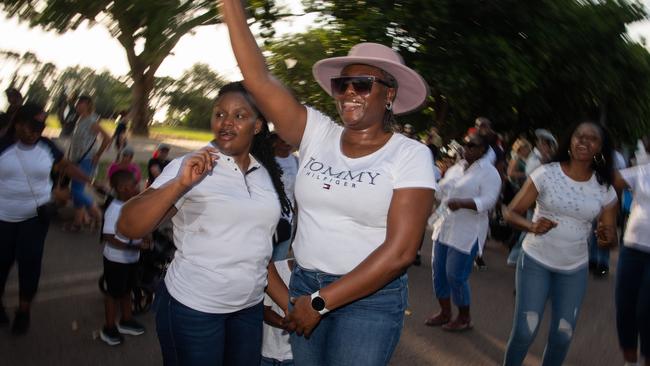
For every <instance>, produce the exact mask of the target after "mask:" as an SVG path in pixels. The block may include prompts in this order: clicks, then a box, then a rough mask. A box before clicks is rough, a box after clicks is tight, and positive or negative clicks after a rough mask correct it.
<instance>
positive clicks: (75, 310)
mask: <svg viewBox="0 0 650 366" xmlns="http://www.w3.org/2000/svg"><path fill="white" fill-rule="evenodd" d="M60 226H61V224H60V223H54V224H53V225H52V227H51V229H50V233H49V235H48V239H47V242H46V249H45V258H44V262H43V275H42V280H41V285H40V289H39V294H38V295H37V299H36V301H35V304H34V306H33V311H32V328H31V330H30V332H29V333H28V334H27V335H25V336H23V337H18V338H16V337H12V336H11V335H10V334H9V331H8V329H7V328H0V365H21V366H22V365H24V366H27V365H48V366H51V365H94V366H102V365H116V366H117V365H159V364H161V357H160V349H159V347H158V343H157V339H156V336H155V331H154V325H153V315H152V314H145V315H142V316H140V317H139V319H140V321H141V322H143V323H144V324H145V325H146V326H147V332H146V333H145V334H144V335H142V336H139V337H131V336H127V339H126V342H125V343H124V344H123V345H120V346H118V347H108V346H106V345H105V344H104V343H103V342H102V341H101V340H99V339H98V337H97V332H98V330H99V329H100V327H101V325H102V319H103V303H102V295H101V294H100V292H99V290H98V288H97V279H98V277H99V275H100V273H101V255H102V254H101V246H100V245H99V244H98V238H97V233H90V232H82V233H80V234H69V233H65V232H63V231H61V229H60ZM430 250H431V244H430V243H429V242H427V243H426V244H425V246H424V248H423V253H424V258H423V259H424V263H423V265H422V266H421V267H412V268H411V269H409V276H410V280H409V286H410V306H409V311H408V312H407V316H406V322H405V327H404V331H403V333H402V336H401V339H400V342H399V345H398V347H397V350H396V352H395V354H394V357H393V360H392V362H391V365H414V366H415V365H497V364H500V363H501V361H502V357H503V353H504V348H505V344H506V342H507V338H508V334H509V332H510V326H511V324H512V323H511V322H512V312H513V307H514V297H513V277H514V269H512V268H509V267H506V266H505V254H506V252H505V249H504V248H503V247H502V246H501V245H499V244H498V243H495V242H492V243H490V244H489V245H488V247H487V248H486V256H485V259H486V261H487V263H488V267H489V268H488V270H487V271H485V272H476V271H475V272H474V273H472V275H471V278H470V281H471V286H472V296H473V297H472V314H473V320H474V329H473V330H471V331H468V332H465V333H462V334H449V333H446V332H444V331H443V330H441V329H439V328H437V329H434V328H429V327H426V326H424V325H423V320H424V319H425V318H426V317H427V316H429V315H430V314H431V313H432V312H434V311H435V310H436V309H437V308H436V307H435V306H434V298H433V295H432V289H431V288H432V287H431V266H430V264H429V258H430V256H429V255H428V253H430ZM616 258H617V255H616V253H614V255H613V260H615V259H616ZM613 286H614V278H613V276H610V277H609V278H608V279H605V280H599V281H596V280H592V279H590V280H589V285H588V289H587V297H586V299H585V303H584V306H583V308H582V312H581V314H580V319H579V321H578V327H577V329H576V332H575V337H574V341H573V344H572V346H571V350H570V353H569V356H568V358H567V364H570V365H620V364H622V363H623V362H622V359H621V357H620V355H619V351H618V347H617V342H616V333H615V323H614V303H613ZM4 303H5V305H6V306H7V307H8V310H9V311H10V312H12V311H13V308H14V307H15V306H16V303H17V278H16V273H15V269H14V272H13V273H12V277H11V278H10V280H9V283H8V285H7V293H6V295H5V299H4ZM548 318H549V314H548V309H547V313H546V314H545V318H544V325H543V327H542V329H541V330H540V332H539V334H538V339H537V340H536V342H535V343H534V344H533V346H532V347H531V350H530V353H529V356H528V358H527V360H526V364H527V365H537V364H539V363H540V359H541V355H542V353H543V347H544V342H545V338H546V335H547V329H548V325H547V323H548Z"/></svg>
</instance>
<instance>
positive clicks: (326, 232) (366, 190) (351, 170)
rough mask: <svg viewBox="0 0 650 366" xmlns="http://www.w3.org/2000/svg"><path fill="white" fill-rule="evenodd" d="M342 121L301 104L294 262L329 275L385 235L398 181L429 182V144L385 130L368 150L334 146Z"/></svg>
mask: <svg viewBox="0 0 650 366" xmlns="http://www.w3.org/2000/svg"><path fill="white" fill-rule="evenodd" d="M342 133H343V127H341V126H340V125H337V124H336V123H334V121H332V120H331V119H330V118H329V117H327V116H325V115H323V114H322V113H320V112H318V111H316V110H314V109H312V108H307V125H306V127H305V132H304V134H303V137H302V141H301V143H300V168H299V170H298V175H297V177H296V191H295V194H296V201H297V204H298V230H297V234H296V238H295V239H294V242H293V249H294V255H295V258H296V260H297V261H298V263H299V264H300V266H302V267H304V268H307V269H311V270H318V271H322V272H326V273H330V274H335V275H344V274H346V273H348V272H350V271H351V270H353V269H354V268H355V267H356V266H357V265H358V264H359V263H361V262H362V261H363V260H364V259H366V258H367V257H368V255H370V253H372V252H373V251H374V250H375V249H377V247H379V246H380V245H381V244H382V243H383V242H384V241H385V240H386V226H387V218H388V208H389V206H390V203H391V199H392V197H393V191H394V190H395V189H400V188H425V189H435V188H436V187H437V185H436V181H435V177H434V174H433V162H432V157H431V151H430V150H429V149H428V148H427V147H426V146H425V145H424V144H422V143H420V142H418V141H415V140H412V139H409V138H408V137H405V136H403V135H401V134H397V133H396V134H393V135H392V136H391V138H390V139H389V140H388V142H386V144H385V145H384V146H382V147H381V148H380V149H379V150H377V151H375V152H374V153H372V154H369V155H366V156H363V157H360V158H354V159H353V158H349V157H347V156H345V155H343V153H342V152H341V134H342Z"/></svg>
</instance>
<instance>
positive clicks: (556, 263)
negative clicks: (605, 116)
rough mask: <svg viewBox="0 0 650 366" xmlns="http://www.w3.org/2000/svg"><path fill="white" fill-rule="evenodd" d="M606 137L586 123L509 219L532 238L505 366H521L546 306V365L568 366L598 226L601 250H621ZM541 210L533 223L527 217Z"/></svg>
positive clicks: (525, 191)
mask: <svg viewBox="0 0 650 366" xmlns="http://www.w3.org/2000/svg"><path fill="white" fill-rule="evenodd" d="M610 141H611V140H610V138H609V135H608V133H607V132H606V130H605V129H603V128H602V127H601V126H600V125H598V124H596V123H593V122H582V123H579V124H578V125H576V126H575V127H574V128H572V129H571V130H570V134H569V137H568V138H567V139H566V140H565V142H564V143H563V144H562V145H561V146H560V148H559V149H558V154H557V156H556V157H555V159H554V161H553V162H551V163H549V164H545V165H542V166H541V167H539V168H538V169H537V170H535V171H534V172H533V173H532V174H531V175H530V177H529V178H528V180H527V181H526V182H525V183H524V186H523V187H522V189H521V190H520V191H519V193H518V194H517V195H516V196H515V198H514V199H513V201H512V202H511V203H510V205H509V206H508V209H507V210H506V211H505V213H504V217H505V218H506V220H507V221H508V222H509V223H510V224H512V225H513V226H515V227H516V228H518V229H521V230H525V231H527V232H528V234H527V235H526V238H525V239H524V242H523V245H522V247H523V252H522V253H521V255H520V257H519V259H518V261H517V275H516V305H515V314H514V320H513V325H512V332H511V334H510V339H509V341H508V346H507V349H506V354H505V360H504V362H503V363H504V365H508V366H510V365H521V364H522V363H523V361H524V358H525V357H526V353H527V352H528V347H529V346H530V344H531V343H532V342H533V340H534V339H535V336H536V335H537V330H538V329H539V324H540V323H541V320H542V316H543V314H544V307H545V305H546V302H547V301H549V300H550V302H551V309H552V313H551V326H550V331H549V335H548V341H547V344H546V348H545V350H544V356H543V361H542V365H545V366H551V365H561V364H562V363H563V362H564V359H565V357H566V355H567V352H568V350H569V346H570V344H571V339H572V337H573V333H574V331H575V327H576V322H577V319H578V313H579V311H580V306H581V305H582V299H583V297H584V293H585V288H586V285H587V273H588V268H587V262H588V254H587V239H588V238H589V234H590V232H591V229H592V221H593V220H594V219H596V218H597V217H598V218H599V219H598V243H599V245H601V246H603V247H610V246H614V245H616V210H617V205H616V202H617V200H616V192H615V191H614V188H613V187H612V183H613V173H614V170H613V163H612V158H611V157H612V145H611V142H610ZM533 203H535V211H534V214H533V218H532V221H531V220H528V219H526V218H525V216H524V215H525V212H526V210H528V208H530V207H531V206H532V205H533Z"/></svg>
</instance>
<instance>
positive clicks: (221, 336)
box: [117, 82, 291, 365]
mask: <svg viewBox="0 0 650 366" xmlns="http://www.w3.org/2000/svg"><path fill="white" fill-rule="evenodd" d="M211 127H212V131H213V133H214V140H213V141H212V142H211V143H210V145H208V146H206V147H205V148H203V149H201V150H199V151H197V152H194V153H191V154H188V155H186V156H184V157H181V158H178V159H175V160H173V161H172V162H171V163H169V165H167V167H165V169H164V170H163V172H162V174H161V175H160V176H158V177H157V178H156V180H155V181H154V182H153V184H152V185H151V186H150V187H149V188H148V189H147V190H145V191H144V192H143V193H142V194H140V195H139V196H137V197H134V198H133V199H131V200H130V201H129V202H127V203H126V204H125V205H124V207H123V208H122V215H121V217H120V220H119V222H118V226H117V228H118V231H119V232H120V233H121V234H122V235H124V236H126V237H129V238H137V237H142V236H143V235H145V234H146V233H148V232H151V231H152V230H153V229H154V228H155V226H156V225H157V224H158V223H159V222H160V221H162V220H163V219H164V218H165V217H172V223H173V225H174V243H175V244H176V248H177V251H176V254H175V256H174V260H173V261H172V263H171V265H170V266H169V270H168V271H167V274H166V276H165V281H164V286H161V289H160V291H159V293H158V295H157V300H158V304H159V305H158V311H157V315H156V328H157V332H158V339H159V341H160V346H161V349H162V354H163V360H164V364H165V365H205V364H211V365H222V364H226V365H259V363H260V358H261V355H260V350H261V345H262V321H263V309H264V306H263V299H264V289H265V287H267V267H268V288H267V290H266V291H267V292H268V293H269V295H270V296H271V298H272V299H273V300H274V301H275V302H276V303H277V304H279V305H280V306H281V307H282V308H284V309H287V307H288V298H289V296H288V292H287V288H286V286H285V285H284V284H283V282H282V280H281V279H280V277H279V276H278V273H277V272H276V270H275V267H273V266H272V265H269V260H270V258H271V252H272V250H273V245H272V235H273V233H274V232H275V227H276V225H277V222H278V220H279V219H280V214H281V211H284V212H287V211H289V210H290V209H291V206H290V203H289V200H288V199H287V197H286V195H285V193H284V188H283V185H282V180H281V174H282V171H281V169H280V168H279V167H278V165H277V163H276V162H275V158H274V155H273V151H272V148H271V143H270V140H269V139H268V135H269V131H268V127H267V122H266V119H265V118H264V116H263V115H262V114H261V113H260V112H259V110H258V109H257V107H256V105H255V103H254V102H253V100H252V98H251V96H250V95H249V94H248V92H247V91H246V89H245V88H244V87H243V86H242V84H241V83H237V82H236V83H230V84H228V85H226V86H224V87H223V88H221V90H220V92H219V95H218V97H217V99H216V101H215V103H214V108H213V111H212V119H211Z"/></svg>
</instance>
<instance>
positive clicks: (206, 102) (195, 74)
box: [167, 63, 226, 129]
mask: <svg viewBox="0 0 650 366" xmlns="http://www.w3.org/2000/svg"><path fill="white" fill-rule="evenodd" d="M225 84H226V81H225V79H224V78H223V77H221V76H220V75H219V74H217V73H216V72H214V71H212V70H211V69H210V67H209V66H208V65H206V64H202V63H197V64H195V65H194V66H192V67H191V68H190V69H189V70H187V71H185V72H184V73H183V75H182V76H181V77H180V78H179V79H178V80H177V81H176V82H175V83H174V85H173V86H172V87H171V89H173V91H171V92H169V94H168V96H169V109H168V111H167V119H168V120H170V121H174V123H176V122H178V123H179V124H181V125H184V126H187V127H192V128H198V129H209V128H210V116H211V115H212V104H213V100H214V98H215V97H216V95H217V92H218V91H219V89H220V88H221V87H222V86H224V85H225Z"/></svg>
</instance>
